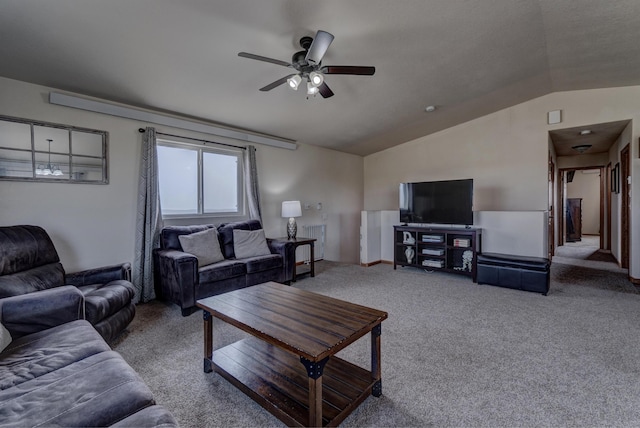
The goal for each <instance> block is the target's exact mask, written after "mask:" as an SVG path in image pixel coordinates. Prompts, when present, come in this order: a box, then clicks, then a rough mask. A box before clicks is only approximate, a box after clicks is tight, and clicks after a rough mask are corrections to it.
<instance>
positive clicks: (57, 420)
mask: <svg viewBox="0 0 640 428" xmlns="http://www.w3.org/2000/svg"><path fill="white" fill-rule="evenodd" d="M84 308H85V306H84V296H83V294H82V292H81V291H80V290H79V289H78V288H76V287H73V286H63V287H55V288H52V289H48V290H44V291H41V292H37V293H28V294H23V295H20V296H15V297H8V298H4V299H0V321H1V323H2V328H5V329H6V330H5V331H4V332H3V333H2V335H1V336H0V337H2V339H5V338H6V337H7V332H8V334H10V338H9V339H10V343H9V345H8V346H7V347H6V348H4V350H2V349H1V348H0V351H1V352H0V426H3V427H11V426H15V427H35V426H47V427H50V426H65V427H66V426H68V427H71V426H74V427H90V426H91V427H93V426H118V427H125V426H130V427H152V426H164V427H177V426H178V425H177V423H176V421H175V419H174V418H173V416H172V415H171V414H170V413H169V412H168V411H167V410H166V409H165V408H163V407H162V406H159V405H157V404H156V403H155V401H154V398H153V395H152V393H151V391H150V390H149V388H148V387H147V386H146V385H145V384H144V382H143V381H142V379H141V378H140V377H139V376H138V374H137V373H136V372H135V371H134V370H133V369H132V368H131V367H130V366H129V365H128V364H127V363H126V362H125V361H124V359H123V358H122V357H121V356H120V355H119V354H118V353H117V352H114V351H112V350H111V348H109V345H107V343H106V342H105V341H104V339H103V338H102V337H101V336H100V334H99V333H98V332H97V331H96V330H95V329H94V328H93V326H92V325H91V324H90V323H89V322H88V321H86V320H84V319H83V313H84ZM1 342H4V340H2V341H1ZM3 346H4V343H3Z"/></svg>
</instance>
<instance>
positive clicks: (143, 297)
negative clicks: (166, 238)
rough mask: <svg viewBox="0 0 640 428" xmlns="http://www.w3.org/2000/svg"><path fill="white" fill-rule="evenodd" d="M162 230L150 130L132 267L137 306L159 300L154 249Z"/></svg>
mask: <svg viewBox="0 0 640 428" xmlns="http://www.w3.org/2000/svg"><path fill="white" fill-rule="evenodd" d="M161 229H162V212H161V209H160V190H159V185H158V155H157V151H156V130H155V128H147V129H146V130H145V133H144V137H143V138H142V156H141V159H140V179H139V181H138V213H137V217H136V251H135V261H134V265H133V280H132V282H133V285H134V287H135V289H136V296H135V298H134V302H135V303H138V302H148V301H149V300H152V299H154V298H155V297H156V294H155V290H154V285H153V284H154V282H153V249H154V248H157V247H159V243H160V230H161Z"/></svg>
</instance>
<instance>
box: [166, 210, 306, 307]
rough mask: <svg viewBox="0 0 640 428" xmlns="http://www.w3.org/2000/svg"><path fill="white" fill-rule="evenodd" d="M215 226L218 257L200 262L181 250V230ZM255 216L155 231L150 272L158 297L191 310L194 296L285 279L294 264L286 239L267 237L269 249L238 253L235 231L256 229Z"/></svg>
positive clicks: (258, 227) (188, 231)
mask: <svg viewBox="0 0 640 428" xmlns="http://www.w3.org/2000/svg"><path fill="white" fill-rule="evenodd" d="M212 228H216V229H217V232H218V239H219V245H220V249H221V251H222V256H223V257H224V259H223V260H220V261H218V262H215V263H212V264H208V265H206V266H199V264H198V258H197V257H196V256H194V255H193V254H191V253H187V252H185V251H184V250H183V248H182V245H181V243H180V236H181V235H190V234H194V233H198V232H203V231H206V230H208V229H212ZM261 229H262V225H261V224H260V222H259V221H258V220H248V221H242V222H235V223H225V224H221V225H219V226H217V227H216V226H215V225H212V224H208V225H197V226H169V227H165V228H163V229H162V231H161V233H160V248H158V249H155V250H154V266H155V267H154V269H155V270H154V275H155V282H156V294H157V296H158V297H159V298H161V299H164V300H168V301H171V302H173V303H176V304H178V305H179V306H180V308H181V309H182V315H184V316H187V315H190V314H191V313H193V312H194V311H195V310H196V309H197V308H196V301H197V300H198V299H203V298H205V297H209V296H213V295H217V294H221V293H226V292H228V291H233V290H237V289H239V288H244V287H249V286H251V285H256V284H260V283H263V282H267V281H276V282H281V283H289V282H290V281H291V280H292V278H293V269H294V268H295V247H294V246H293V244H291V243H287V242H281V241H274V240H270V239H266V241H267V246H268V248H269V252H270V253H269V254H264V255H260V256H255V257H248V258H237V257H236V253H235V251H234V230H242V231H258V230H261Z"/></svg>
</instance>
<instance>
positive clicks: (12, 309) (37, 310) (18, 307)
mask: <svg viewBox="0 0 640 428" xmlns="http://www.w3.org/2000/svg"><path fill="white" fill-rule="evenodd" d="M0 319H1V320H2V324H3V325H4V326H5V327H6V328H7V330H9V333H11V337H12V338H13V340H15V339H17V338H19V337H22V336H25V335H27V334H31V333H36V332H38V331H41V330H46V329H48V328H51V327H55V326H57V325H61V324H64V323H67V322H71V321H76V320H81V319H84V296H83V295H82V292H80V290H78V289H77V288H76V287H73V286H62V287H56V288H51V289H48V290H42V291H36V292H33V293H27V294H22V295H20V296H12V297H6V298H4V299H0Z"/></svg>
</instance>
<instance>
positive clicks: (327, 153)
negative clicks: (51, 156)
mask: <svg viewBox="0 0 640 428" xmlns="http://www.w3.org/2000/svg"><path fill="white" fill-rule="evenodd" d="M51 90H52V88H47V87H44V86H37V85H32V84H29V83H24V82H20V81H16V80H11V79H5V78H0V94H1V95H0V114H2V115H6V116H14V117H21V118H26V119H33V120H41V121H47V122H55V123H62V124H66V125H74V126H82V127H86V128H93V129H99V130H105V131H107V132H108V133H109V184H108V185H89V184H61V183H29V182H12V181H0V225H3V226H4V225H14V224H35V225H40V226H42V227H44V228H45V229H46V230H47V232H48V233H49V234H50V235H51V237H52V239H53V241H54V244H55V246H56V248H57V250H58V253H59V255H60V258H61V260H62V263H63V265H64V267H65V269H66V270H67V271H69V272H72V271H77V270H80V269H87V268H92V267H98V266H104V265H108V264H112V263H119V262H123V261H131V262H132V261H133V257H134V231H135V215H136V197H137V187H138V170H139V156H140V154H139V152H140V146H141V134H140V133H139V132H138V128H140V127H145V126H147V125H148V126H155V125H153V124H146V123H141V122H137V121H133V120H128V119H122V118H116V117H112V116H107V115H101V114H97V113H92V112H86V111H82V110H77V109H72V108H68V107H61V106H56V105H51V104H49V103H48V101H47V100H48V93H49V91H51ZM58 92H59V91H58ZM156 129H157V130H158V131H164V132H168V133H174V134H179V135H184V136H190V137H197V138H204V139H210V140H214V141H220V142H225V141H227V142H228V140H224V139H223V138H219V137H213V136H210V135H206V134H198V133H193V132H186V131H184V130H180V129H173V128H169V127H163V126H156ZM231 142H232V143H233V141H231ZM239 144H240V145H242V143H239ZM256 147H257V161H258V171H259V181H260V186H261V190H260V196H261V202H262V210H263V223H264V228H265V232H266V234H267V236H276V235H278V236H283V235H286V219H282V218H281V217H280V209H281V202H282V201H283V200H289V199H299V200H301V201H310V202H322V205H323V209H322V211H317V210H309V211H304V212H303V217H301V218H299V219H298V225H299V227H300V230H302V225H303V224H317V223H326V224H327V242H326V247H325V259H327V260H337V261H344V262H349V263H357V262H358V257H359V248H358V243H359V239H358V226H359V223H360V211H361V210H362V201H363V191H362V189H363V159H362V158H361V157H359V156H355V155H349V154H344V153H340V152H336V151H333V150H327V149H322V148H318V147H314V146H309V145H305V144H304V142H301V144H300V145H299V147H298V149H297V150H295V151H290V150H284V149H277V148H273V147H268V146H262V145H256ZM323 214H326V220H324V219H323V218H322V215H323ZM221 221H222V220H220V219H217V220H216V219H205V220H203V222H212V223H219V222H221ZM190 223H191V224H194V223H195V221H193V222H190Z"/></svg>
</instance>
